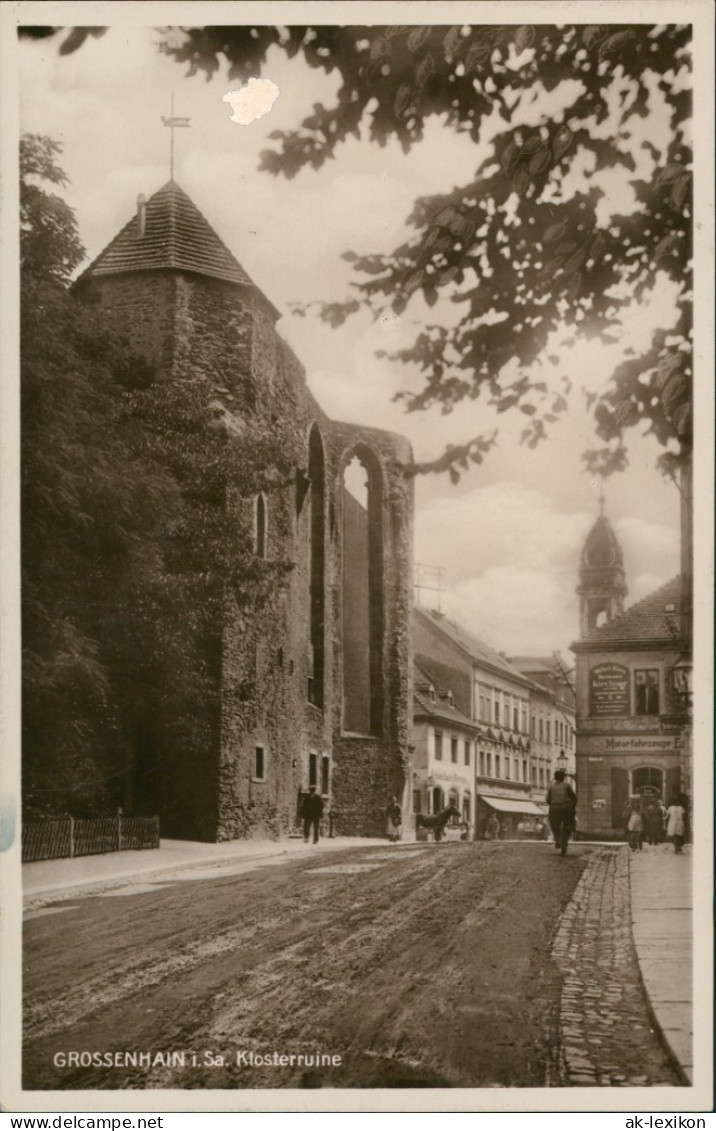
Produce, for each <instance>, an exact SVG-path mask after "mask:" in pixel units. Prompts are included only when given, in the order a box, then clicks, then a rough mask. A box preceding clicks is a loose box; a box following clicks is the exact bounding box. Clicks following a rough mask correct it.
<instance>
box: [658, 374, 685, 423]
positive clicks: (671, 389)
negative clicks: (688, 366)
mask: <svg viewBox="0 0 716 1131" xmlns="http://www.w3.org/2000/svg"><path fill="white" fill-rule="evenodd" d="M690 387H691V385H690V382H689V379H688V377H686V375H685V374H684V373H672V374H671V376H670V377H669V378H668V380H667V381H666V382H665V384H664V386H663V389H662V393H661V403H662V404H663V406H664V411H665V412H666V414H667V416H668V415H670V413H671V412H672V411H673V409H674V406H675V405H676V403H677V401H680V400H681V399H682V397H683V396H684V395H685V394H686V393H688V392H689V390H690Z"/></svg>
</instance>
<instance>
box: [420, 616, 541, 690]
mask: <svg viewBox="0 0 716 1131" xmlns="http://www.w3.org/2000/svg"><path fill="white" fill-rule="evenodd" d="M415 615H416V616H418V617H423V618H424V619H425V620H426V621H428V622H429V623H430V625H431V626H434V627H435V628H438V629H439V630H440V631H441V632H443V633H445V635H446V636H447V637H449V638H450V639H451V640H452V641H453V642H454V643H455V644H458V645H459V646H460V647H461V648H462V649H463V651H464V652H467V654H468V655H469V656H470V657H471V659H473V660H475V661H476V662H477V663H480V662H482V663H485V664H489V665H490V666H491V667H493V668H497V669H499V670H500V671H502V672H504V674H505V675H508V676H510V677H511V678H512V679H517V680H519V681H520V683H528V682H529V680H528V679H527V677H526V676H524V675H523V674H522V672H520V671H518V670H517V668H515V667H513V665H512V664H511V663H510V662H509V660H507V659H506V658H505V657H504V656H501V655H500V653H499V652H495V650H494V649H493V648H490V646H489V645H488V644H485V642H484V641H483V640H480V638H479V637H478V636H475V635H474V634H473V633H472V632H470V631H469V630H468V629H466V628H464V627H463V626H462V625H461V624H460V625H458V624H456V623H455V622H454V621H451V620H448V618H447V617H446V616H445V615H444V613H439V612H436V610H435V609H423V608H419V607H416V609H415Z"/></svg>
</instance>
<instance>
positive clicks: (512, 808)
mask: <svg viewBox="0 0 716 1131" xmlns="http://www.w3.org/2000/svg"><path fill="white" fill-rule="evenodd" d="M479 796H480V797H481V798H482V800H483V801H486V802H487V804H488V805H491V806H492V808H493V809H499V811H500V812H501V813H523V814H524V815H525V816H528V817H544V816H546V814H547V810H546V809H545V807H544V806H540V805H537V804H535V802H534V801H530V799H529V798H528V797H526V798H525V799H524V801H521V800H518V799H517V798H513V797H494V796H492V794H489V793H481V794H480V795H479Z"/></svg>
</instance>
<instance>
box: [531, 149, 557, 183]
mask: <svg viewBox="0 0 716 1131" xmlns="http://www.w3.org/2000/svg"><path fill="white" fill-rule="evenodd" d="M551 164H552V154H551V153H550V151H549V149H547V148H545V149H542V150H540V151H538V152H537V153H535V154H534V155H533V156H532V157H531V158H530V160H529V163H528V165H527V168H528V169H529V171H530V173H531V174H532V176H533V177H536V176H538V175H539V174H540V173H543V172H544V171H545V169H546V168H547V166H548V165H551Z"/></svg>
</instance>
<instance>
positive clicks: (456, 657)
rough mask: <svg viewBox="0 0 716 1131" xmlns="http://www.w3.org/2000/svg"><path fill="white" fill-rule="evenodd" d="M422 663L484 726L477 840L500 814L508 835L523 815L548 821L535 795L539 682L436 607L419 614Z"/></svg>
mask: <svg viewBox="0 0 716 1131" xmlns="http://www.w3.org/2000/svg"><path fill="white" fill-rule="evenodd" d="M413 641H414V648H415V663H416V665H419V667H420V669H421V671H423V672H425V673H427V675H428V676H429V678H430V679H431V680H432V682H433V684H434V685H435V686H437V687H443V688H447V687H449V688H450V689H451V690H452V694H453V697H454V702H455V705H456V707H457V709H458V710H459V711H460V712H461V714H462V715H463V716H464V717H465V718H466V719H467V720H469V721H471V722H472V724H473V726H474V727H475V728H476V731H477V734H476V739H475V746H476V752H475V788H474V795H475V817H474V829H475V832H474V835H475V837H476V838H478V839H481V838H482V837H483V835H484V831H485V828H486V826H487V822H488V820H489V818H490V815H491V814H492V813H496V814H497V817H498V820H499V821H500V825H501V828H502V833H503V835H504V836H513V835H515V834H516V831H517V825H518V824H519V822H520V820H521V819H522V818H523V817H544V816H545V815H546V809H545V807H544V805H541V804H540V803H539V802H538V801H535V799H534V798H533V790H532V779H533V767H532V757H533V756H532V749H531V742H530V710H531V708H530V694H531V690H532V687H533V684H532V682H531V681H530V680H529V679H528V678H527V677H526V676H524V675H523V674H522V673H521V672H520V671H518V669H517V668H516V667H514V666H513V665H512V664H511V663H510V662H509V661H508V660H507V659H506V657H505V656H504V655H502V654H501V653H499V652H495V651H494V650H493V649H492V648H490V647H489V646H488V645H486V644H485V643H484V642H483V641H482V640H480V639H479V638H478V637H477V636H475V635H474V634H473V633H471V632H469V631H467V630H466V629H464V628H463V627H462V626H461V625H458V624H456V623H455V622H454V621H451V620H449V619H448V618H447V617H446V616H444V614H442V613H439V612H436V611H435V610H428V609H424V608H420V607H416V608H415V610H414V613H413Z"/></svg>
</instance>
